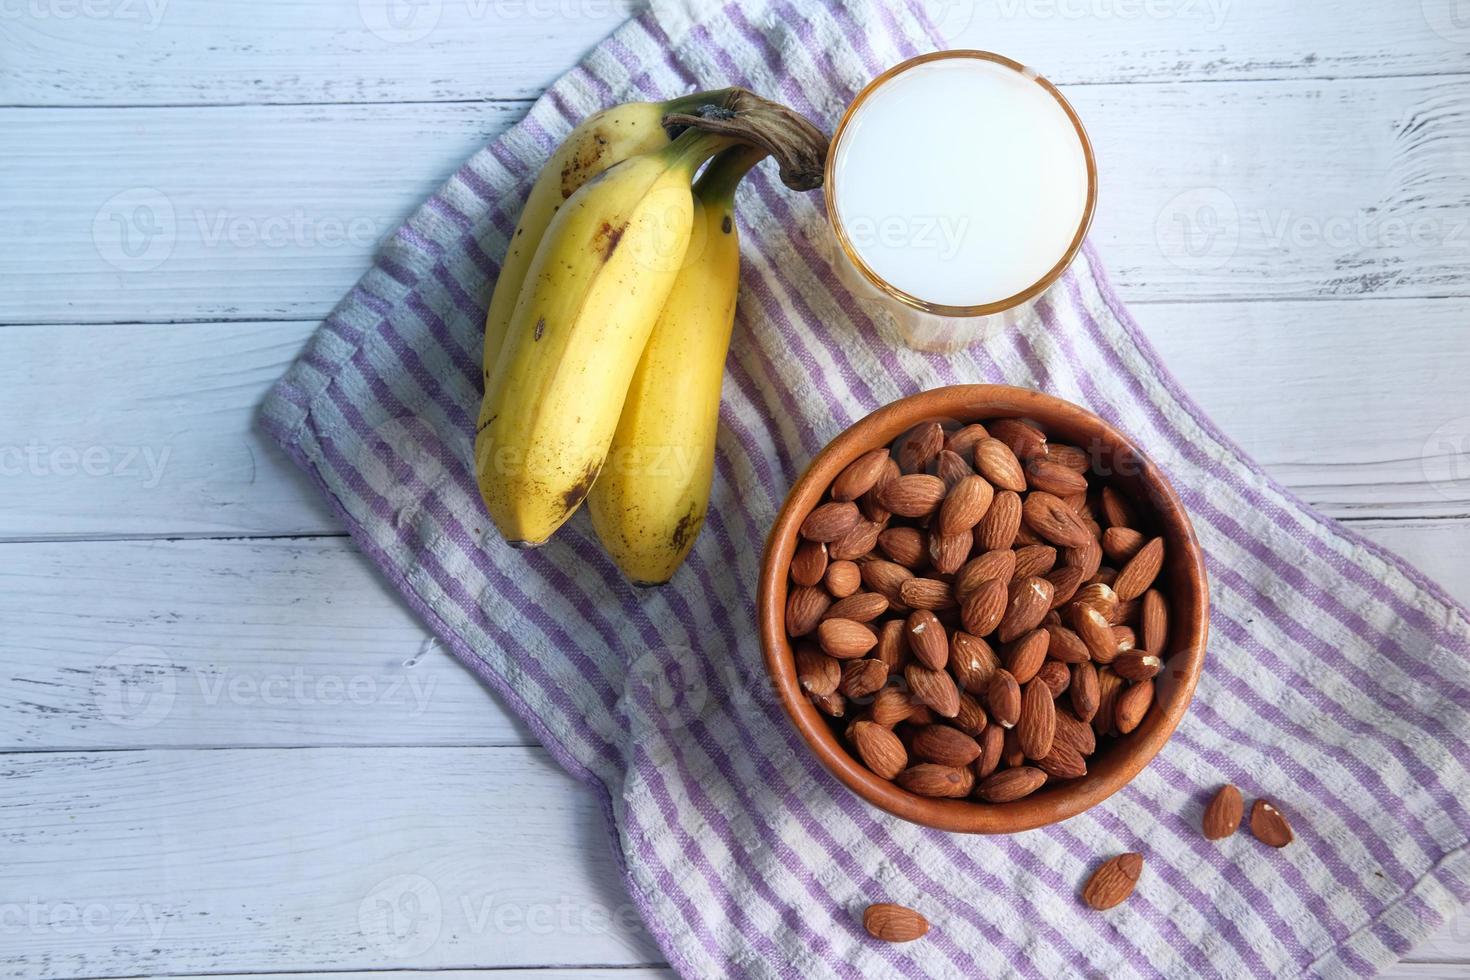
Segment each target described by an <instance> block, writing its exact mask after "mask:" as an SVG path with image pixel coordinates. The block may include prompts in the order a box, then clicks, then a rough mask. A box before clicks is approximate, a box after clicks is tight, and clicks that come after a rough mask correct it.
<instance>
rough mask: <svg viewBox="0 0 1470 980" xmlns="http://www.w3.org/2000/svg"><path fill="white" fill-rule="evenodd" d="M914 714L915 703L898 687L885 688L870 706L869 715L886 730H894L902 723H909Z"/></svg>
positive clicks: (874, 697) (876, 695) (875, 696)
mask: <svg viewBox="0 0 1470 980" xmlns="http://www.w3.org/2000/svg"><path fill="white" fill-rule="evenodd" d="M913 713H914V703H913V701H912V700H910V699H909V696H908V695H907V694H905V693H904V692H903V691H902V690H901V689H899V688H897V687H885V688H883V689H882V690H881V691H879V692H878V693H877V694H875V695H874V696H873V703H872V704H871V705H869V706H868V715H869V717H871V718H872V719H873V723H874V724H877V725H882V726H883V727H884V728H892V727H893V726H894V725H897V724H898V723H899V722H901V721H907V720H908V718H909V716H910V715H912V714H913Z"/></svg>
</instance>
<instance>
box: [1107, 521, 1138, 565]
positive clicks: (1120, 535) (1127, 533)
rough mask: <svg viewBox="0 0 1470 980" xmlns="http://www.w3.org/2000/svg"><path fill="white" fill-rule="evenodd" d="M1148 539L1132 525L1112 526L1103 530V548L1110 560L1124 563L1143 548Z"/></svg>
mask: <svg viewBox="0 0 1470 980" xmlns="http://www.w3.org/2000/svg"><path fill="white" fill-rule="evenodd" d="M1147 542H1148V539H1147V538H1145V537H1144V536H1143V535H1142V534H1140V533H1138V532H1137V531H1135V530H1133V528H1131V527H1110V528H1108V529H1107V530H1106V531H1104V532H1103V536H1102V550H1103V554H1105V555H1107V556H1108V560H1109V561H1112V562H1115V563H1117V564H1122V563H1123V562H1126V561H1127V560H1128V559H1130V558H1132V557H1133V556H1134V555H1136V554H1138V549H1139V548H1142V547H1143V546H1144V545H1145V544H1146V543H1147Z"/></svg>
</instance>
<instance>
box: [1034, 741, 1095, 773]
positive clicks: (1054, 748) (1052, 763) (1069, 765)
mask: <svg viewBox="0 0 1470 980" xmlns="http://www.w3.org/2000/svg"><path fill="white" fill-rule="evenodd" d="M1036 768H1038V769H1040V770H1041V771H1042V772H1044V773H1046V774H1047V775H1048V776H1050V777H1051V778H1052V779H1080V778H1082V777H1083V776H1085V775H1087V760H1086V759H1085V758H1083V756H1082V753H1081V752H1078V751H1077V750H1076V749H1074V748H1073V747H1072V746H1070V745H1068V744H1067V743H1066V742H1062V741H1060V740H1057V741H1053V742H1052V744H1051V751H1050V752H1048V753H1047V754H1046V755H1045V756H1043V757H1041V758H1040V759H1037V760H1036Z"/></svg>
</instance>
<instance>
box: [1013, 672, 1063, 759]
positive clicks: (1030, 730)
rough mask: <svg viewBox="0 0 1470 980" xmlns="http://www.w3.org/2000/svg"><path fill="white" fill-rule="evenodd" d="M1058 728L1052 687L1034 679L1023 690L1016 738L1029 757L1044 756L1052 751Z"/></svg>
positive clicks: (1037, 757)
mask: <svg viewBox="0 0 1470 980" xmlns="http://www.w3.org/2000/svg"><path fill="white" fill-rule="evenodd" d="M1056 730H1057V706H1056V702H1054V701H1053V700H1052V695H1051V689H1050V688H1048V687H1047V686H1046V685H1045V684H1043V683H1042V682H1041V681H1036V680H1033V681H1031V682H1030V683H1029V684H1027V685H1026V686H1025V687H1024V688H1022V690H1021V717H1020V719H1019V720H1018V721H1017V722H1016V738H1017V740H1018V741H1020V743H1021V751H1022V752H1025V753H1026V757H1027V758H1028V759H1040V758H1043V757H1044V756H1045V755H1046V754H1047V753H1048V752H1050V751H1051V741H1052V737H1053V736H1054V735H1055V734H1056Z"/></svg>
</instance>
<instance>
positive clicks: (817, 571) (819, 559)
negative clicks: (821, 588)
mask: <svg viewBox="0 0 1470 980" xmlns="http://www.w3.org/2000/svg"><path fill="white" fill-rule="evenodd" d="M825 574H827V546H826V544H824V543H823V542H821V541H802V542H801V543H800V544H798V545H797V546H796V554H794V555H792V557H791V580H792V581H793V582H795V583H796V584H797V585H807V586H810V585H816V584H817V583H818V582H820V581H822V576H823V575H825Z"/></svg>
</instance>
